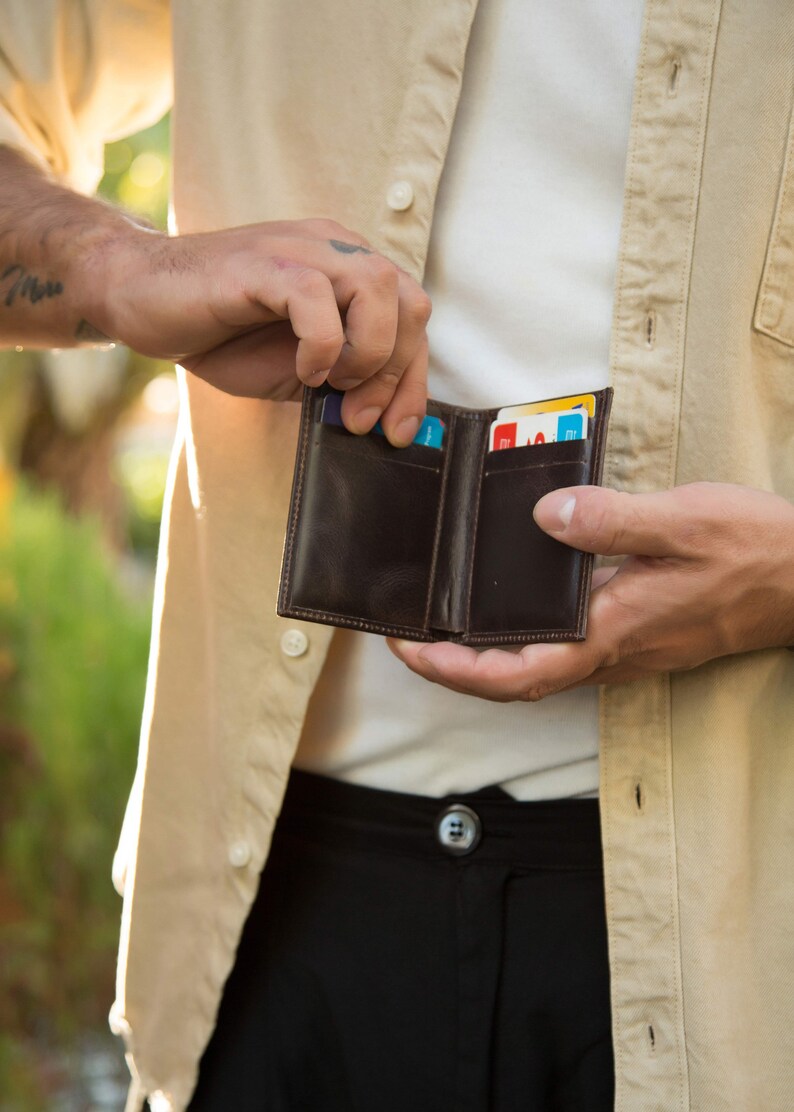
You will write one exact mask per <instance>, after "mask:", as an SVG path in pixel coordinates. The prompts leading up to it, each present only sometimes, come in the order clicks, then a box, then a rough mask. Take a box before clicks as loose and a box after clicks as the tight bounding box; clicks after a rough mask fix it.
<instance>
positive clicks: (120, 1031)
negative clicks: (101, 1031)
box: [108, 1000, 132, 1038]
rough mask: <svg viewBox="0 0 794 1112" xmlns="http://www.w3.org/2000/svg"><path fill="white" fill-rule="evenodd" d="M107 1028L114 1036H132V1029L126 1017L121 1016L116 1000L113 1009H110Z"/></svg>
mask: <svg viewBox="0 0 794 1112" xmlns="http://www.w3.org/2000/svg"><path fill="white" fill-rule="evenodd" d="M108 1026H109V1027H110V1030H111V1031H112V1033H113V1034H114V1035H119V1036H125V1035H126V1036H127V1037H128V1038H129V1036H130V1035H131V1034H132V1028H131V1027H130V1025H129V1022H128V1020H127V1017H126V1016H124V1015H122V1014H121V1010H120V1008H119V1003H118V1000H117V1001H115V1003H114V1004H113V1007H112V1008H111V1009H110V1015H109V1016H108Z"/></svg>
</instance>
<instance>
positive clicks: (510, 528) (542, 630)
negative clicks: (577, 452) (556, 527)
mask: <svg viewBox="0 0 794 1112" xmlns="http://www.w3.org/2000/svg"><path fill="white" fill-rule="evenodd" d="M569 443H576V442H566V443H565V444H564V445H563V444H561V445H547V447H566V448H567V446H568V444H569ZM579 443H580V444H586V442H585V441H579ZM529 450H530V451H534V450H535V449H534V447H533V448H530V449H529ZM507 451H508V450H507V449H506V450H505V451H504V452H500V453H497V454H498V455H507ZM588 472H589V467H588V463H587V461H586V460H584V459H580V460H575V459H574V460H563V461H560V462H559V464H558V465H557V466H551V467H524V468H509V469H506V470H503V471H493V472H491V473H490V474H486V475H485V476H484V477H483V484H482V496H481V499H480V513H479V521H478V525H477V544H476V549H475V551H476V556H475V561H474V571H473V582H472V599H471V609H470V623H469V626H468V629H469V631H470V633H471V634H472V635H476V634H477V633H478V632H481V633H488V632H491V631H493V630H500V631H506V632H507V631H510V630H520V631H525V632H524V633H522V637H521V640H524V641H530V640H553V639H554V636H555V634H556V635H557V636H559V635H561V634H563V635H567V636H570V637H573V636H577V635H578V636H581V635H582V630H583V597H584V594H585V587H584V585H585V572H586V571H587V570H588V568H589V566H590V565H591V564H592V556H590V555H587V554H585V553H582V552H578V551H576V550H575V549H572V548H569V547H568V546H567V545H564V544H562V543H561V542H560V541H557V540H554V539H553V538H552V537H550V536H549V535H548V534H547V533H544V532H543V530H542V529H540V528H539V527H538V526H537V525H536V524H535V521H534V518H533V517H532V511H533V509H534V507H535V504H536V503H537V502H538V501H539V499H541V498H542V497H543V496H544V495H545V494H548V493H549V492H550V491H552V490H557V489H559V488H560V487H567V486H577V485H581V484H582V483H586V482H587V481H588V477H589V476H588Z"/></svg>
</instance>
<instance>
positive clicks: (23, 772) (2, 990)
mask: <svg viewBox="0 0 794 1112" xmlns="http://www.w3.org/2000/svg"><path fill="white" fill-rule="evenodd" d="M0 488H2V483H0ZM0 501H2V489H0ZM149 624H150V599H149V597H148V592H147V597H146V598H144V599H138V600H134V599H132V598H130V597H128V594H127V593H125V591H124V590H123V588H122V586H121V585H120V582H119V577H118V572H117V568H116V567H115V564H114V560H113V558H112V557H111V556H110V554H109V553H107V552H106V551H105V550H104V548H103V545H102V541H101V539H100V531H99V528H98V526H97V524H96V523H94V522H91V521H85V520H79V521H78V520H75V519H73V518H70V517H69V516H67V515H66V514H65V513H64V511H63V510H62V508H61V506H60V504H59V502H58V501H57V499H56V498H55V497H54V496H53V495H51V494H41V493H33V492H32V491H30V490H28V489H27V488H25V487H23V486H21V485H20V486H18V487H17V488H16V490H15V491H14V492H13V493H12V494H11V496H10V497H7V499H6V503H5V505H2V504H0V636H2V643H0V695H1V696H2V706H3V710H2V715H1V716H0V1032H2V1034H0V1092H4V1091H6V1092H7V1091H8V1090H7V1088H6V1086H5V1085H4V1079H3V1073H4V1072H5V1070H4V1064H5V1067H6V1069H8V1068H9V1065H10V1063H11V1062H12V1061H15V1062H16V1063H17V1066H18V1064H19V1054H18V1053H15V1052H14V1048H15V1045H17V1044H18V1043H19V1042H20V1040H25V1041H29V1040H30V1038H31V1036H34V1037H35V1038H36V1039H37V1041H41V1042H42V1044H50V1045H54V1044H63V1043H65V1042H68V1040H69V1038H70V1037H71V1036H73V1035H74V1034H76V1033H77V1032H78V1031H81V1030H82V1031H85V1030H87V1029H92V1028H101V1027H104V1025H105V1023H106V1016H107V1010H108V1007H109V1005H110V1003H111V1002H112V999H113V969H114V958H115V949H116V943H117V936H118V924H119V913H120V901H119V898H118V896H117V895H116V893H115V892H114V891H113V889H112V887H111V884H110V867H111V860H112V856H113V851H114V848H115V842H116V839H117V837H118V832H119V829H120V826H121V820H122V816H123V809H124V803H125V800H126V796H127V792H128V790H129V786H130V784H131V781H132V776H133V771H134V763H135V753H136V748H137V738H138V729H139V722H140V712H141V706H142V701H143V690H144V682H145V673H146V658H147V649H148V639H149ZM4 1040H5V1042H4ZM15 1040H16V1042H15ZM14 1072H16V1073H17V1074H18V1072H19V1071H18V1069H17V1070H15V1071H14ZM6 1080H7V1081H10V1080H11V1078H9V1077H8V1076H7V1077H6ZM24 1084H28V1082H24ZM24 1084H23V1081H22V1080H21V1079H20V1077H19V1076H17V1077H16V1081H15V1088H19V1087H20V1086H21V1087H22V1089H24ZM30 1084H32V1082H31V1083H30ZM22 1089H20V1091H22ZM20 1107H28V1105H26V1104H20ZM43 1107H47V1105H45V1106H43Z"/></svg>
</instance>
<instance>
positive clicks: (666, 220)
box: [601, 0, 721, 1112]
mask: <svg viewBox="0 0 794 1112" xmlns="http://www.w3.org/2000/svg"><path fill="white" fill-rule="evenodd" d="M720 7H721V3H720V0H698V2H692V3H689V4H686V5H682V4H680V3H679V2H677V0H648V2H647V5H646V12H645V21H644V28H643V37H642V46H641V52H640V60H639V65H638V70H637V78H636V84H635V90H634V105H633V113H632V127H631V136H630V141H629V151H628V159H627V169H626V193H625V202H624V217H623V231H622V239H621V249H620V258H619V264H618V277H617V284H616V295H615V310H614V319H613V332H612V348H611V354H610V372H611V382H612V385H613V387H614V390H615V403H614V408H613V416H612V422H611V432H610V443H609V448H608V453H607V462H606V475H605V482H606V483H607V485H609V486H612V487H616V488H618V489H622V490H628V491H632V492H643V491H652V490H658V489H663V488H666V487H671V486H672V485H673V484H674V481H675V469H676V453H677V437H678V424H679V414H680V408H681V390H682V381H683V374H684V348H685V338H686V320H687V302H688V291H689V280H690V270H691V261H692V252H693V244H694V237H695V226H696V220H697V210H698V194H699V184H700V175H701V166H702V159H703V151H704V145H705V135H706V127H707V120H708V105H709V93H710V86H711V74H712V67H713V60H714V53H715V49H716V39H717V28H718V24H719V17H720ZM601 809H602V830H603V841H604V870H605V884H606V895H607V915H608V923H609V946H610V966H611V975H612V1022H613V1032H614V1039H615V1072H616V1102H615V1108H616V1112H646V1110H647V1112H651V1110H654V1112H657V1110H660V1109H664V1110H665V1112H672V1110H673V1109H688V1108H689V1107H690V1104H689V1082H688V1071H687V1057H686V1045H685V1036H684V1014H683V1000H682V991H681V959H680V933H679V919H678V889H677V879H676V844H675V813H674V800H673V798H672V726H671V716H670V690H669V678H668V677H667V676H664V675H659V676H652V677H649V678H647V679H645V680H643V681H640V682H635V683H633V684H626V685H611V686H606V687H604V688H603V689H602V698H601Z"/></svg>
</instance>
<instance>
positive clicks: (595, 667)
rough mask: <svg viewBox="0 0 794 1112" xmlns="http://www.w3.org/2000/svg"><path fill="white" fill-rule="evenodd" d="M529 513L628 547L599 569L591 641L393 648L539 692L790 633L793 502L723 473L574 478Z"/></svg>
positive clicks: (793, 629) (630, 674) (523, 693)
mask: <svg viewBox="0 0 794 1112" xmlns="http://www.w3.org/2000/svg"><path fill="white" fill-rule="evenodd" d="M535 520H536V521H537V523H538V525H540V527H541V528H542V529H544V530H545V531H546V532H547V533H549V534H550V535H551V536H553V537H555V538H557V539H558V540H560V541H562V542H563V543H564V544H569V545H571V546H573V547H574V548H580V549H583V550H584V551H586V552H597V553H600V554H602V555H605V556H617V555H625V556H627V559H625V560H624V561H623V562H622V563H621V564H620V565H619V566H618V567H617V568H614V567H613V568H603V569H600V570H599V571H596V573H595V575H594V579H593V584H594V590H593V593H592V596H591V602H590V613H589V618H588V627H587V640H586V641H583V642H572V643H564V644H539V645H527V646H525V647H524V648H522V649H521V650H520V651H519V652H509V651H504V650H499V649H488V650H486V651H485V652H477V651H476V650H474V649H471V648H466V647H465V646H462V645H453V644H449V643H445V642H442V643H438V644H432V645H427V644H419V643H416V642H408V641H390V648H391V649H392V651H393V652H394V653H395V655H396V656H398V657H399V658H400V659H401V660H403V661H404V662H405V663H406V664H407V665H408V667H409V668H411V669H412V670H413V671H414V672H417V673H419V675H421V676H424V677H425V678H426V679H429V680H432V681H434V682H435V683H440V684H443V685H444V686H446V687H449V688H452V690H453V691H461V692H466V693H469V694H473V695H479V696H480V697H481V698H484V699H495V700H497V701H500V702H508V701H512V700H516V699H525V700H529V701H533V702H534V701H536V700H538V699H542V698H544V696H546V695H551V694H553V693H554V692H557V691H564V690H567V689H568V688H572V687H578V686H580V685H581V684H593V683H623V682H626V681H629V680H635V679H639V678H641V677H643V676H645V675H647V674H649V673H654V672H668V671H677V670H681V669H686V668H695V667H696V666H697V665H699V664H702V663H704V662H705V661H707V660H711V659H713V658H715V657H719V656H726V655H728V654H730V653H739V652H745V651H747V650H751V649H761V648H770V647H775V646H783V645H792V644H794V506H792V505H791V504H790V503H789V502H787V501H785V500H784V499H783V498H779V497H777V496H776V495H774V494H768V493H765V492H764V491H759V490H751V489H749V488H747V487H740V486H729V485H727V484H722V483H694V484H692V485H691V486H682V487H676V488H675V489H674V490H671V491H665V492H662V493H658V494H619V493H617V492H615V491H611V490H605V489H602V488H599V487H576V488H570V489H565V490H558V491H554V492H553V493H552V494H548V495H546V497H545V498H542V499H541V500H540V501H539V502H538V504H537V506H536V507H535Z"/></svg>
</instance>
